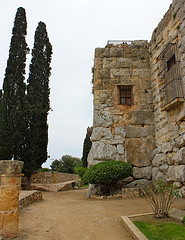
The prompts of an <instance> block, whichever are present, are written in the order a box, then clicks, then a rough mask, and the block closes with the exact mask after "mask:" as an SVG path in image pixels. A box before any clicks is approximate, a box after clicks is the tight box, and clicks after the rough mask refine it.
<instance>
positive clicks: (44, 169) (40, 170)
mask: <svg viewBox="0 0 185 240" xmlns="http://www.w3.org/2000/svg"><path fill="white" fill-rule="evenodd" d="M50 171H51V169H49V168H40V169H38V172H50Z"/></svg>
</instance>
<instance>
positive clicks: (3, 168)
mask: <svg viewBox="0 0 185 240" xmlns="http://www.w3.org/2000/svg"><path fill="white" fill-rule="evenodd" d="M23 164H24V163H23V162H21V161H14V160H2V161H0V174H5V175H7V176H9V175H11V174H20V173H21V171H22V168H23Z"/></svg>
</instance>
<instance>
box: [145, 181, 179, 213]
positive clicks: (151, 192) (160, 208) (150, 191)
mask: <svg viewBox="0 0 185 240" xmlns="http://www.w3.org/2000/svg"><path fill="white" fill-rule="evenodd" d="M141 191H142V192H143V195H144V197H145V198H146V200H147V201H148V203H149V204H150V206H151V207H152V209H153V214H154V216H155V217H158V218H160V217H168V212H169V209H170V206H171V204H172V203H173V202H174V201H175V199H177V198H179V197H180V195H181V193H180V191H179V190H178V189H177V188H176V187H174V186H173V184H168V183H166V182H164V181H161V180H160V181H158V182H156V184H155V185H154V187H153V188H151V187H148V188H147V189H146V190H144V189H141Z"/></svg>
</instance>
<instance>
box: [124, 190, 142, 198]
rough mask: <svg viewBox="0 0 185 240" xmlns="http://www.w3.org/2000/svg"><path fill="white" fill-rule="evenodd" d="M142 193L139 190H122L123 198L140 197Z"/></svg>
mask: <svg viewBox="0 0 185 240" xmlns="http://www.w3.org/2000/svg"><path fill="white" fill-rule="evenodd" d="M139 196H140V191H139V189H138V188H122V197H123V198H125V197H139Z"/></svg>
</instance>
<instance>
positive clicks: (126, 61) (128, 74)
mask: <svg viewBox="0 0 185 240" xmlns="http://www.w3.org/2000/svg"><path fill="white" fill-rule="evenodd" d="M120 86H132V104H131V105H122V104H120V102H119V94H120V90H119V89H120ZM184 94H185V1H184V0H174V1H173V3H172V4H171V6H170V8H169V10H168V12H167V13H166V14H165V15H164V18H163V19H162V20H161V22H160V23H159V25H158V27H157V28H156V29H155V30H154V32H153V35H152V39H151V41H150V43H149V44H148V43H147V41H132V42H129V43H128V42H126V41H124V42H123V43H122V44H120V43H119V44H115V45H114V44H108V45H107V46H106V47H105V48H97V49H96V50H95V65H94V116H93V132H92V136H91V140H92V148H91V151H90V153H89V156H88V164H89V166H92V165H94V164H96V163H98V162H101V161H106V160H121V161H128V162H130V163H131V164H132V165H133V166H134V174H133V175H134V179H135V180H136V179H143V178H145V179H148V180H150V179H153V181H156V180H159V179H162V180H166V181H168V182H173V183H174V185H176V186H177V187H179V188H181V189H182V190H184V191H185V103H184ZM138 181H140V180H138Z"/></svg>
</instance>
